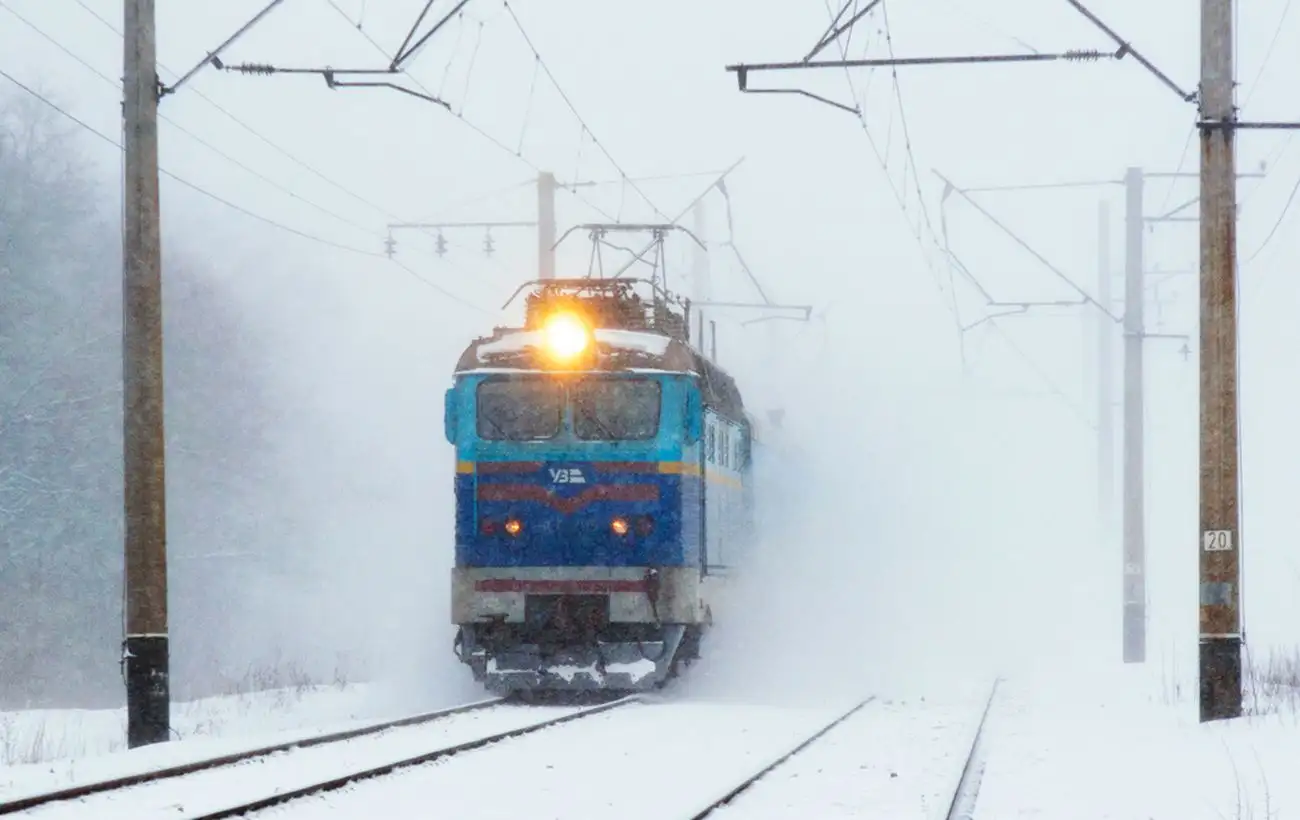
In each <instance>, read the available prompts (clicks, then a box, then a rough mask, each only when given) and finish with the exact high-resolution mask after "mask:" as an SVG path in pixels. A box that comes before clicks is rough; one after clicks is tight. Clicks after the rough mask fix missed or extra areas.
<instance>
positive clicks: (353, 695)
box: [0, 685, 395, 799]
mask: <svg viewBox="0 0 1300 820" xmlns="http://www.w3.org/2000/svg"><path fill="white" fill-rule="evenodd" d="M373 694H374V693H373V692H370V691H369V687H368V686H366V685H349V686H341V687H340V686H331V687H324V686H314V687H304V688H286V689H275V690H270V691H264V692H250V693H245V694H239V695H228V696H222V697H214V698H205V699H203V700H196V701H191V702H188V703H173V704H172V712H171V719H172V732H173V734H174V738H175V740H179V741H184V743H176V742H173V743H165V744H159V745H157V746H149V747H145V748H143V749H134V750H130V751H129V752H127V753H126V754H115V753H118V752H123V751H125V750H126V709H124V708H123V709H32V710H25V711H20V712H0V755H3V757H2V758H0V762H2V763H3V764H4V768H3V774H0V799H3V798H4V795H5V794H6V793H9V792H12V791H13V790H14V789H15V788H18V787H21V788H22V789H23V790H27V789H30V788H34V785H33V784H34V782H36V781H39V782H41V783H43V784H44V785H46V786H48V787H54V786H64V785H67V784H68V783H70V782H73V781H74V780H85V779H86V778H87V777H90V776H93V777H94V778H95V779H98V778H100V777H112V776H116V775H120V774H123V773H126V772H129V771H137V770H140V769H142V768H148V767H150V766H153V765H159V764H161V763H164V762H165V763H179V762H181V761H182V760H198V759H202V758H206V757H211V756H213V755H218V754H224V753H227V752H233V751H238V750H241V749H249V748H254V747H257V746H263V745H267V744H271V743H280V742H285V741H288V740H292V739H294V738H297V737H308V736H311V735H315V734H320V733H323V732H327V731H335V730H337V729H339V728H343V727H344V726H345V725H352V724H355V723H358V722H371V721H373V720H382V719H384V718H387V717H395V715H376V714H372V712H374V711H376V710H375V709H374V700H375V699H374V698H373V697H372V695H373ZM285 733H291V734H290V735H286V734H285ZM91 772H94V774H93V775H91V774H90V773H91Z"/></svg>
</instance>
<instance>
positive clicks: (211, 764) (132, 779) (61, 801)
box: [0, 696, 640, 820]
mask: <svg viewBox="0 0 1300 820" xmlns="http://www.w3.org/2000/svg"><path fill="white" fill-rule="evenodd" d="M639 700H640V698H639V697H637V696H631V697H625V698H620V699H618V700H614V701H610V702H607V703H602V704H600V705H597V706H590V707H586V708H579V709H576V710H574V711H570V712H566V713H564V714H561V715H559V716H556V717H551V718H546V719H543V720H536V721H532V722H528V723H524V724H523V725H520V726H513V727H510V728H507V729H504V730H502V731H497V732H493V733H491V734H487V735H482V736H475V737H473V738H472V739H470V740H465V741H460V742H456V743H452V744H450V745H440V746H438V747H437V748H434V749H426V750H422V751H420V752H418V753H416V754H403V755H395V756H392V757H390V759H387V760H385V761H384V762H383V763H381V764H379V765H370V766H366V767H363V768H360V769H357V770H353V769H349V770H347V771H346V772H345V773H343V774H339V775H335V776H330V777H325V778H316V779H313V778H310V777H308V778H301V777H300V778H292V777H291V778H283V777H279V776H277V777H275V778H273V779H272V780H271V781H269V782H271V783H272V784H273V785H272V786H271V787H269V788H268V789H265V790H264V792H270V793H263V794H259V795H258V796H257V797H254V798H252V799H238V800H232V801H231V802H228V803H226V804H225V805H222V806H221V807H220V808H216V809H200V810H197V811H190V812H186V811H185V810H184V806H183V805H182V804H180V803H177V802H167V801H166V800H163V801H161V802H160V803H151V802H149V800H148V797H147V796H146V795H145V794H144V792H146V791H148V790H150V789H153V788H159V787H169V786H174V787H183V786H185V784H187V783H188V782H189V781H190V780H191V779H193V778H196V777H200V778H201V777H212V776H214V775H219V774H222V773H229V771H230V770H232V769H234V768H236V767H239V766H241V765H242V764H249V763H255V762H259V761H268V760H269V759H272V758H273V757H275V756H277V755H284V754H286V753H288V754H289V757H285V758H283V759H285V760H292V759H293V758H292V754H295V753H298V754H300V753H301V750H306V749H312V748H316V749H320V748H323V747H329V746H334V745H342V744H347V743H348V742H349V741H357V740H359V739H363V738H367V737H377V736H380V735H383V734H384V733H388V732H392V731H394V730H400V729H406V728H410V727H418V726H422V725H426V724H431V723H435V722H437V721H440V720H445V719H448V718H452V717H455V716H458V715H465V714H467V713H471V712H477V711H483V710H487V709H489V708H492V707H500V706H507V705H509V704H510V703H511V702H510V701H509V700H507V699H505V698H493V699H489V700H483V701H478V702H475V703H470V704H466V705H464V706H457V707H453V708H451V709H443V710H439V711H436V712H428V713H424V714H420V715H414V716H411V717H406V718H401V719H399V720H392V721H386V722H383V723H376V724H372V725H369V726H364V727H359V728H356V729H349V730H346V731H341V732H334V733H329V734H324V735H317V736H313V737H310V738H306V739H302V740H296V741H291V742H287V743H280V744H275V745H272V746H265V747H261V748H257V749H251V750H248V751H243V752H237V753H233V754H227V755H221V756H219V757H213V758H207V759H204V760H200V761H194V762H190V763H184V764H180V765H176V766H169V767H166V768H163V769H156V770H151V771H147V772H140V773H137V774H131V775H128V776H124V777H118V778H112V779H107V780H102V781H96V782H93V783H86V784H82V785H78V786H72V787H69V788H64V789H58V790H54V791H49V792H43V793H40V794H34V795H27V796H23V797H18V798H13V799H10V800H7V801H4V802H0V815H18V814H19V813H30V814H31V815H33V816H41V817H46V816H51V817H52V816H55V815H56V814H58V809H59V808H60V807H63V806H67V807H68V808H69V809H70V810H74V811H75V814H76V815H77V816H87V813H91V814H93V813H94V811H95V808H94V807H93V806H92V805H90V804H89V803H87V802H86V801H87V800H90V801H95V800H105V801H108V803H109V804H111V805H110V808H114V809H117V808H119V807H120V806H119V802H120V803H128V802H130V803H135V801H136V800H139V801H140V803H139V810H138V811H132V812H131V814H132V816H133V817H147V816H149V815H150V814H151V813H152V812H153V811H155V810H156V811H158V813H159V815H160V816H161V815H163V814H165V815H166V816H167V817H169V818H172V820H182V818H183V820H218V819H219V818H228V817H237V816H240V815H243V814H246V813H249V812H253V811H259V810H262V809H266V808H269V807H271V806H276V805H279V804H281V803H286V802H288V801H291V800H296V799H299V798H302V797H307V796H311V795H316V794H323V793H325V792H329V791H333V790H335V789H339V788H342V787H343V786H346V785H348V784H350V783H354V782H357V781H361V780H368V779H371V778H375V777H381V776H383V775H387V774H391V773H392V772H394V771H397V770H398V769H402V768H405V767H408V766H418V765H421V764H425V763H431V762H433V761H435V760H440V759H443V758H447V757H451V756H453V755H457V754H460V753H462V752H468V751H472V750H474V749H479V748H482V747H484V746H487V745H489V744H492V743H496V742H499V741H502V740H507V739H509V738H513V737H520V736H523V735H528V734H532V733H534V732H538V731H541V730H543V729H547V728H549V727H552V726H558V725H560V724H564V723H569V722H571V721H574V720H579V719H581V718H584V717H589V716H591V715H596V714H600V713H603V712H608V711H610V710H612V709H616V708H619V707H621V706H626V705H629V704H631V703H634V702H637V701H639ZM524 708H525V709H526V710H527V711H532V710H531V709H527V707H524ZM181 790H182V791H183V789H181ZM173 791H175V789H173ZM70 801H76V802H75V809H74V807H73V806H70V805H68V804H69V802H70ZM196 802H197V801H196ZM161 803H166V805H162V804H161ZM155 807H156V808H155ZM177 809H181V811H179V812H178V811H177ZM51 811H53V812H54V814H51V813H50V812H51Z"/></svg>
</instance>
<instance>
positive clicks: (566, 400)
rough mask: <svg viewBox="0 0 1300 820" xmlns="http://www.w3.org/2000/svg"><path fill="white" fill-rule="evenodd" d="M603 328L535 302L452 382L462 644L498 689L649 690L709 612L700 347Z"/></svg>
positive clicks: (449, 409) (683, 656) (694, 646)
mask: <svg viewBox="0 0 1300 820" xmlns="http://www.w3.org/2000/svg"><path fill="white" fill-rule="evenodd" d="M602 324H606V325H607V324H609V322H608V321H604V322H602V321H601V316H600V311H598V310H596V309H594V308H593V307H592V306H591V305H590V304H585V305H584V303H583V302H581V301H573V300H567V301H560V302H555V301H547V300H545V299H543V300H540V301H539V302H538V303H537V304H534V305H532V306H531V309H530V319H529V320H528V321H527V322H526V324H525V327H524V328H520V329H514V330H509V329H506V330H500V329H499V330H498V331H497V332H496V334H494V335H493V336H492V337H490V338H486V339H480V340H478V341H477V342H475V343H474V344H472V345H471V346H470V347H469V349H467V350H466V351H465V354H464V355H463V356H462V358H461V362H460V365H459V366H458V368H457V374H456V377H455V384H454V386H453V387H452V388H451V389H450V390H449V391H448V393H447V405H446V428H447V436H448V439H449V440H450V441H451V442H452V443H453V444H454V445H455V447H456V451H457V462H456V478H455V494H456V527H455V529H456V558H455V567H454V568H453V570H452V619H453V622H454V623H455V624H457V625H458V626H459V631H458V634H457V638H456V653H457V655H458V657H459V658H460V659H461V660H462V661H463V662H465V663H466V664H468V665H469V666H470V668H471V669H472V671H473V673H474V676H475V678H476V679H477V680H479V681H481V682H483V683H484V685H485V686H486V687H487V688H488V689H490V690H492V691H495V692H499V693H508V692H514V691H520V690H535V689H568V690H590V689H615V690H644V689H649V688H653V687H655V686H658V685H660V684H662V683H663V682H664V681H665V680H666V679H667V678H669V677H670V676H671V675H672V674H673V672H674V671H675V670H676V668H677V665H678V664H679V663H681V662H683V661H687V660H690V659H691V658H693V657H696V655H697V650H698V643H699V637H700V634H701V630H702V628H703V627H704V625H705V624H706V623H707V620H708V616H709V612H708V606H707V603H706V598H705V592H706V587H707V579H706V577H705V573H704V572H703V571H702V567H703V566H704V560H703V559H704V556H703V549H702V543H703V534H704V521H703V520H702V510H703V503H702V501H703V499H702V497H701V494H702V493H703V492H704V490H703V488H702V487H703V478H704V469H703V466H704V465H703V462H702V450H701V447H700V439H701V424H702V418H703V409H702V407H701V401H702V399H701V393H700V389H699V386H698V375H697V373H696V372H695V371H696V370H697V368H696V367H695V362H696V361H697V358H698V357H697V356H696V354H695V353H694V351H692V350H691V349H690V347H689V346H688V345H687V344H685V343H684V342H683V341H681V340H678V339H674V338H673V337H672V336H670V335H666V334H664V333H659V332H653V330H649V329H643V330H627V329H621V328H617V327H615V328H610V327H608V326H605V327H602V326H600V325H602Z"/></svg>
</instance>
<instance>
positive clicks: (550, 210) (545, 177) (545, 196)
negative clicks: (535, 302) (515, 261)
mask: <svg viewBox="0 0 1300 820" xmlns="http://www.w3.org/2000/svg"><path fill="white" fill-rule="evenodd" d="M537 278H538V279H554V278H555V174H553V173H551V172H550V171H542V172H540V173H539V174H538V175H537Z"/></svg>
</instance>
